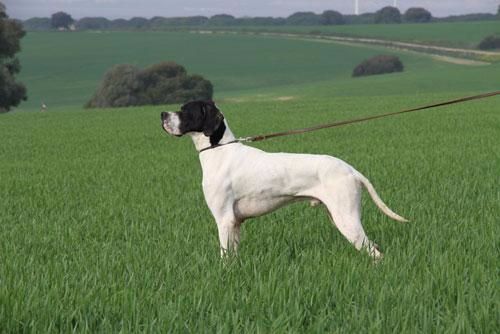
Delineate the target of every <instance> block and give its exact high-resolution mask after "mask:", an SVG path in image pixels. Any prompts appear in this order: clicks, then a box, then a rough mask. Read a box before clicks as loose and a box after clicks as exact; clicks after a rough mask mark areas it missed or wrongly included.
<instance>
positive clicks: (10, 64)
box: [0, 2, 27, 113]
mask: <svg viewBox="0 0 500 334" xmlns="http://www.w3.org/2000/svg"><path fill="white" fill-rule="evenodd" d="M25 34H26V33H25V31H24V30H23V28H22V25H21V24H20V23H19V22H17V21H15V20H12V19H9V17H8V15H7V12H6V9H5V5H4V4H3V3H1V2H0V113H2V112H7V111H9V110H10V108H11V107H16V106H18V105H19V103H20V102H21V101H23V100H24V101H25V100H26V99H27V97H26V87H25V86H24V85H23V84H22V83H19V82H16V80H15V75H16V74H17V73H19V72H20V71H21V65H20V63H19V59H17V58H16V57H15V55H16V53H18V52H19V51H20V50H21V45H20V40H21V38H23V37H24V35H25Z"/></svg>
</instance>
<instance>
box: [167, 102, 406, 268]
mask: <svg viewBox="0 0 500 334" xmlns="http://www.w3.org/2000/svg"><path fill="white" fill-rule="evenodd" d="M161 119H162V127H163V129H164V130H165V131H167V132H168V133H169V134H171V135H175V136H182V135H184V134H187V135H189V136H191V138H192V139H193V142H194V145H195V147H196V149H197V150H198V151H199V152H200V154H199V156H200V162H201V167H202V170H203V193H204V195H205V200H206V202H207V204H208V207H209V208H210V211H211V212H212V214H213V216H214V217H215V221H216V222H217V227H218V230H219V241H220V247H221V254H222V256H224V255H225V254H226V253H227V252H236V250H237V247H238V244H239V238H240V225H241V224H242V223H243V221H244V220H245V219H247V218H251V217H257V216H261V215H263V214H266V213H269V212H271V211H273V210H276V209H277V208H279V207H281V206H283V205H285V204H288V203H290V202H294V201H297V200H310V201H311V203H312V204H318V203H323V204H324V205H325V206H326V208H327V210H328V212H329V214H330V218H331V219H332V221H333V222H334V224H335V225H336V226H337V228H338V229H339V230H340V232H341V233H342V234H343V235H344V236H345V237H346V238H347V240H349V241H350V242H351V243H352V244H353V245H354V247H356V248H357V249H358V250H360V249H366V250H367V251H368V253H369V254H370V255H372V256H373V257H375V258H379V257H381V256H382V254H381V253H380V251H379V250H378V247H377V245H376V244H375V243H373V242H371V241H370V240H369V239H368V237H367V236H366V234H365V232H364V230H363V226H362V225H361V207H360V205H361V186H362V185H363V186H364V187H365V188H366V189H367V190H368V193H369V194H370V196H371V198H372V199H373V201H374V202H375V204H376V205H377V206H378V207H379V208H380V210H382V212H384V213H385V214H386V215H387V216H389V217H390V218H392V219H395V220H397V221H400V222H406V221H407V220H406V219H404V218H403V217H401V216H399V215H397V214H396V213H394V212H393V211H391V209H389V208H388V207H387V205H385V204H384V202H382V200H381V199H380V197H379V196H378V194H377V192H376V191H375V189H374V188H373V186H372V184H371V183H370V181H368V179H367V178H366V177H364V176H363V175H361V173H359V172H358V171H356V170H355V169H354V168H353V167H351V166H350V165H348V164H347V163H345V162H344V161H342V160H340V159H337V158H334V157H331V156H327V155H312V154H289V153H267V152H264V151H261V150H259V149H256V148H253V147H250V146H246V145H243V144H241V143H239V142H237V141H236V138H235V136H234V135H233V133H232V132H231V130H230V129H229V127H228V125H227V122H226V121H225V120H224V116H223V115H222V114H221V112H220V111H219V109H217V107H216V106H215V104H214V103H213V102H211V101H194V102H189V103H187V104H185V105H183V106H182V107H181V110H180V111H179V112H162V113H161Z"/></svg>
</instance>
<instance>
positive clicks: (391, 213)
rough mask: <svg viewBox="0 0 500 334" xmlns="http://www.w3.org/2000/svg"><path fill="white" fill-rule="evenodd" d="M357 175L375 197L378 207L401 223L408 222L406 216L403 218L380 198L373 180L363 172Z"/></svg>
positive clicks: (372, 196)
mask: <svg viewBox="0 0 500 334" xmlns="http://www.w3.org/2000/svg"><path fill="white" fill-rule="evenodd" d="M356 176H357V179H358V180H359V181H360V182H361V183H362V184H363V185H364V186H365V188H366V190H367V191H368V193H369V194H370V196H371V198H372V199H373V201H374V202H375V204H376V205H377V206H378V208H379V209H380V210H381V211H382V212H383V213H385V214H386V215H387V216H389V217H390V218H392V219H394V220H397V221H398V222H401V223H407V222H409V220H408V219H406V218H403V217H401V216H400V215H398V214H397V213H395V212H394V211H392V210H391V209H390V208H389V207H388V206H387V205H386V204H385V203H384V202H383V201H382V199H381V198H380V196H379V195H378V194H377V192H376V191H375V188H374V187H373V185H372V184H371V182H370V181H369V180H368V179H367V178H366V177H364V176H363V175H362V174H361V173H359V172H358V173H357V174H356Z"/></svg>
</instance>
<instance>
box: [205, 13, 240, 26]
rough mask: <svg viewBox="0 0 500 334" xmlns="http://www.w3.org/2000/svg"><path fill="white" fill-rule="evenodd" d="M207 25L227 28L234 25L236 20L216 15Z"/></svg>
mask: <svg viewBox="0 0 500 334" xmlns="http://www.w3.org/2000/svg"><path fill="white" fill-rule="evenodd" d="M208 23H209V24H210V25H213V26H228V25H234V24H235V23H236V19H235V17H234V16H232V15H229V14H217V15H214V16H212V17H211V18H210V19H209V20H208Z"/></svg>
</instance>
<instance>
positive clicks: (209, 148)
mask: <svg viewBox="0 0 500 334" xmlns="http://www.w3.org/2000/svg"><path fill="white" fill-rule="evenodd" d="M240 141H241V140H240V139H235V140H232V141H230V142H227V143H224V144H216V145H212V146H208V147H205V148H202V149H201V150H199V151H198V153H201V152H203V151H207V150H211V149H213V148H217V147H220V146H225V145H229V144H234V143H239V142H240Z"/></svg>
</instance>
